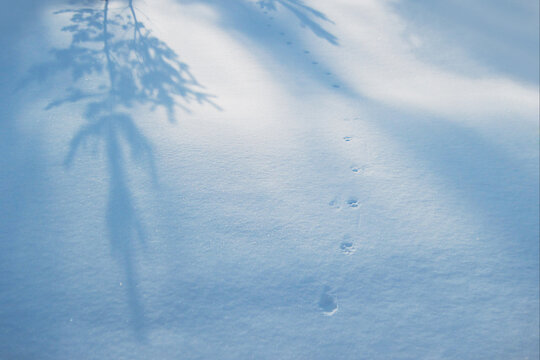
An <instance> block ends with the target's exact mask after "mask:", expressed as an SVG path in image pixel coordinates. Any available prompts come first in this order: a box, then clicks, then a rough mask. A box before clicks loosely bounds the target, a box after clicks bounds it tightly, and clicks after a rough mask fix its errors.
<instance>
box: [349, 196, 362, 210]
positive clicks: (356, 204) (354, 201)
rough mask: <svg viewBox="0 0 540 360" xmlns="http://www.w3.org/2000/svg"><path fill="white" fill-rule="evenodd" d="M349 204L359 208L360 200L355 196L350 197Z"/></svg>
mask: <svg viewBox="0 0 540 360" xmlns="http://www.w3.org/2000/svg"><path fill="white" fill-rule="evenodd" d="M347 205H349V206H350V207H352V208H357V207H358V206H360V204H359V203H358V200H356V199H355V198H350V199H349V200H347Z"/></svg>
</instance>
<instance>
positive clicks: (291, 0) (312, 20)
mask: <svg viewBox="0 0 540 360" xmlns="http://www.w3.org/2000/svg"><path fill="white" fill-rule="evenodd" d="M257 3H258V4H259V5H260V7H261V8H263V9H268V10H272V11H277V10H278V5H281V6H283V7H284V8H286V9H287V10H289V11H290V12H291V13H293V14H294V15H295V16H296V17H297V18H298V20H300V24H301V25H302V26H303V27H307V28H308V29H309V30H311V31H312V32H313V33H314V34H315V35H316V36H318V37H320V38H322V39H324V40H326V41H328V42H329V43H331V44H334V45H337V44H338V39H337V37H336V36H334V35H333V34H331V33H330V32H328V31H327V30H326V29H325V28H323V27H322V26H321V25H320V24H319V23H318V21H321V20H322V21H326V22H330V23H332V24H333V21H331V20H330V19H328V17H327V16H326V15H325V14H323V13H322V12H320V11H318V10H316V9H314V8H312V7H310V6H308V5H306V4H305V3H304V2H303V1H302V0H260V1H258V2H257Z"/></svg>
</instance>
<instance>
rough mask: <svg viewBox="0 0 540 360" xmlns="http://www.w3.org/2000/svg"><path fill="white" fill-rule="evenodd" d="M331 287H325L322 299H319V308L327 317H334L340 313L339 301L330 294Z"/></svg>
mask: <svg viewBox="0 0 540 360" xmlns="http://www.w3.org/2000/svg"><path fill="white" fill-rule="evenodd" d="M329 291H330V286H325V287H324V289H323V292H322V294H321V297H320V298H319V308H320V309H321V310H322V312H323V314H324V315H326V316H332V315H334V314H335V313H336V312H337V311H338V304H337V300H336V298H335V297H334V296H332V295H331V294H329V293H328V292H329Z"/></svg>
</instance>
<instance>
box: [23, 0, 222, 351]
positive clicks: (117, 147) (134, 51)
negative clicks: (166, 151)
mask: <svg viewBox="0 0 540 360" xmlns="http://www.w3.org/2000/svg"><path fill="white" fill-rule="evenodd" d="M71 3H72V4H80V5H85V6H88V7H84V8H76V9H65V10H61V11H58V12H56V13H55V14H57V15H66V14H68V15H70V16H71V18H70V23H69V25H67V26H65V27H63V28H62V31H63V32H67V33H69V34H70V35H71V42H70V44H69V46H68V47H66V48H55V49H53V50H52V55H53V60H52V61H49V62H45V63H42V64H39V65H37V66H35V67H33V68H32V69H31V71H30V74H29V77H28V78H27V80H26V81H25V82H28V81H35V80H45V79H47V78H49V77H51V76H53V75H56V74H59V73H61V72H64V71H69V72H71V78H72V81H71V86H69V87H68V88H67V89H66V95H65V96H63V97H61V98H58V99H56V100H54V101H51V102H50V103H49V104H48V105H47V107H46V109H52V108H55V107H59V106H62V105H64V104H67V103H79V102H81V103H82V102H84V104H85V112H84V114H83V117H84V119H85V121H86V124H84V125H83V126H81V128H80V129H79V130H78V131H77V133H76V134H75V135H74V137H73V138H72V140H71V143H70V148H69V152H68V154H67V155H66V158H65V162H64V164H65V166H66V167H69V166H70V165H71V164H72V163H73V162H74V161H75V158H76V155H77V153H78V152H79V151H80V150H81V148H83V147H84V146H85V145H86V144H87V143H90V142H92V143H93V144H94V145H98V146H102V148H103V149H104V153H105V159H106V162H107V169H108V174H109V190H108V201H107V210H106V215H105V222H106V227H107V232H108V237H109V241H110V247H111V251H112V254H113V256H114V257H115V258H117V261H118V262H119V264H120V265H121V267H122V269H123V272H124V276H125V279H126V286H125V288H126V296H127V302H128V305H129V311H130V316H131V326H132V328H133V330H134V333H135V335H136V337H137V338H138V339H139V340H144V339H145V316H144V306H143V302H142V300H141V295H140V294H139V290H138V274H137V260H136V248H137V247H136V244H137V241H138V242H140V243H142V244H144V242H145V238H146V235H145V231H144V225H143V222H142V221H141V219H140V217H139V215H138V212H137V207H136V205H135V201H134V198H133V195H132V193H131V190H130V187H129V185H128V180H129V176H128V171H127V170H126V166H127V163H128V160H129V158H128V156H127V155H126V154H125V153H126V151H129V153H130V155H131V156H130V158H131V160H132V161H133V162H136V163H140V164H142V165H143V167H144V168H145V169H146V172H147V174H149V175H150V177H151V178H152V180H153V182H154V184H156V183H157V180H156V179H157V176H156V170H155V166H154V155H153V150H152V145H151V143H150V141H149V140H148V139H147V138H146V137H145V135H144V134H143V133H142V131H141V130H140V129H139V127H138V125H137V121H136V119H135V118H134V117H132V116H131V115H130V113H129V109H130V108H133V107H134V106H149V107H150V109H151V110H152V111H153V110H155V109H157V108H163V109H165V111H166V113H167V117H168V120H169V122H171V123H173V122H175V120H176V113H175V108H176V107H177V106H178V107H181V108H183V109H184V110H186V111H189V107H188V105H189V104H190V103H191V102H197V103H199V104H210V105H212V106H214V107H216V108H218V109H219V107H218V106H217V105H216V104H215V103H214V102H213V101H212V98H213V96H211V95H209V94H207V93H206V92H204V91H203V88H202V86H201V85H200V84H199V83H198V82H197V80H196V79H195V77H194V76H193V75H192V74H191V72H190V70H189V67H188V65H187V64H185V63H183V62H181V61H180V60H179V58H178V56H177V55H176V53H175V52H174V50H173V49H171V48H170V47H168V45H167V44H166V43H164V42H163V41H161V40H160V39H158V38H157V37H155V36H154V35H153V34H152V32H151V30H149V29H147V28H146V27H145V25H144V24H143V23H142V22H141V21H140V20H139V19H138V17H137V11H136V9H135V7H134V5H133V0H127V1H126V2H122V5H123V6H121V7H115V8H112V7H111V1H109V0H105V1H103V2H102V1H91V0H83V1H72V2H71ZM99 6H100V7H99ZM84 78H92V79H95V80H96V83H97V84H98V85H95V86H93V87H90V88H89V86H88V85H86V84H82V81H81V80H83V79H84Z"/></svg>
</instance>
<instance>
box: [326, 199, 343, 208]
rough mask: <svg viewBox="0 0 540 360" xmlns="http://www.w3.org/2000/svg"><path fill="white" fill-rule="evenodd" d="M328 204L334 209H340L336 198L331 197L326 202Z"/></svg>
mask: <svg viewBox="0 0 540 360" xmlns="http://www.w3.org/2000/svg"><path fill="white" fill-rule="evenodd" d="M328 205H330V206H331V207H333V208H335V209H338V210H339V209H340V206H339V201H338V200H337V199H333V200H332V201H330V202H329V203H328Z"/></svg>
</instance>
